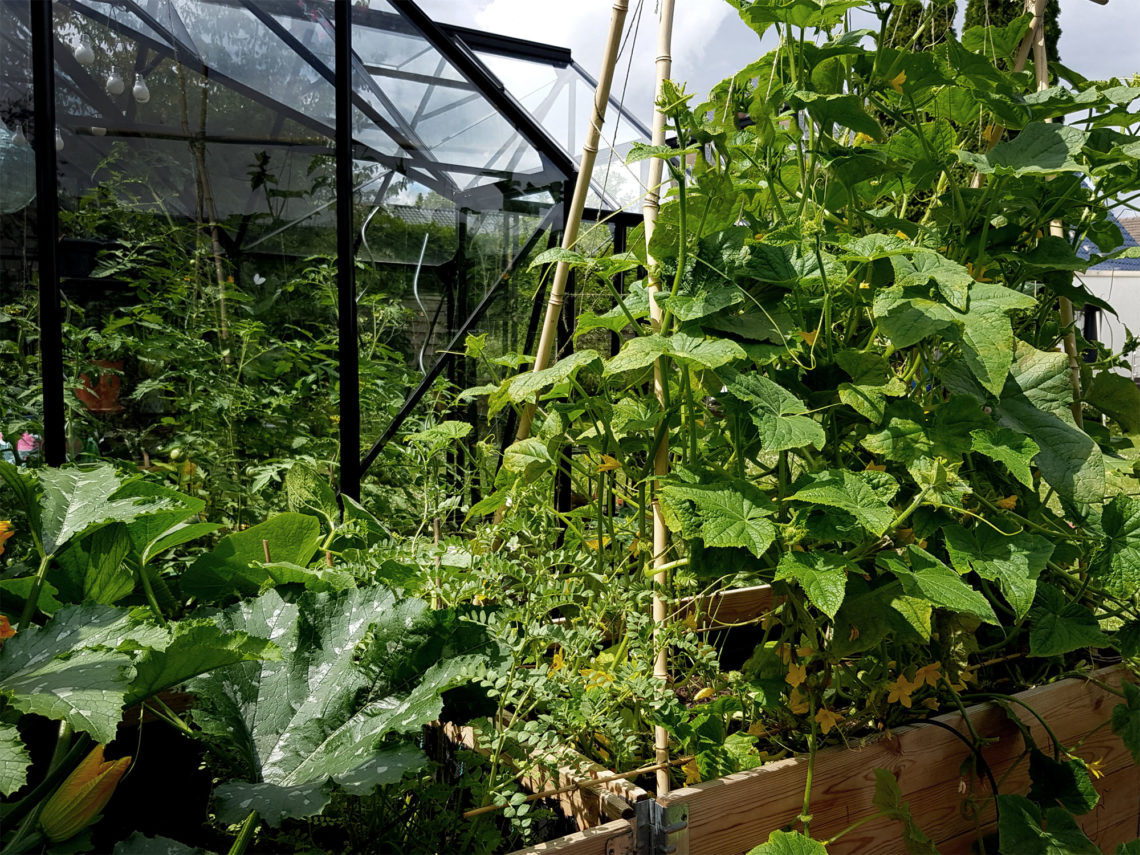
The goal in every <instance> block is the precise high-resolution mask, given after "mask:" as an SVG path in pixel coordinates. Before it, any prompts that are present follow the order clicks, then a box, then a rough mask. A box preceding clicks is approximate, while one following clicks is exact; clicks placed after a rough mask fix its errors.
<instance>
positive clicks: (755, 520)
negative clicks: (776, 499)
mask: <svg viewBox="0 0 1140 855" xmlns="http://www.w3.org/2000/svg"><path fill="white" fill-rule="evenodd" d="M661 508H662V510H663V511H664V513H665V519H666V522H667V523H668V524H669V527H670V528H671V529H672V530H673V531H680V532H682V533H683V534H684V535H685V536H686V537H699V538H700V539H701V540H703V541H704V542H705V545H706V546H714V547H716V546H719V547H729V546H743V547H746V548H747V549H748V550H749V551H750V552H751V553H752V554H753V555H755V556H756V557H760V556H761V555H763V554H764V553H765V552H766V551H767V549H768V547H769V546H771V545H772V541H773V539H774V538H775V537H776V528H775V526H773V525H772V523H771V522H769V521H768V520H767V519H766V517H768V516H770V515H771V514H772V513H773V510H774V509H773V507H772V503H771V501H770V500H769V499H768V498H767V497H766V496H765V495H764V494H763V493H761V492H760V491H759V490H757V489H756V488H755V487H753V486H752V485H750V484H748V483H746V482H742V481H741V482H735V481H733V482H727V483H724V484H686V483H680V482H670V483H666V484H665V485H663V486H662V488H661Z"/></svg>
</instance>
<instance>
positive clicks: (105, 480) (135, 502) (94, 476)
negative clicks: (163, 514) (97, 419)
mask: <svg viewBox="0 0 1140 855" xmlns="http://www.w3.org/2000/svg"><path fill="white" fill-rule="evenodd" d="M39 479H40V485H41V487H42V488H43V497H42V498H41V500H40V527H41V528H40V538H41V543H42V544H43V549H44V553H45V554H47V555H52V554H54V553H56V552H58V551H59V548H60V547H61V546H63V545H64V544H65V543H67V542H68V541H69V540H71V539H72V538H73V537H75V536H76V535H77V534H82V533H83V532H85V531H87V530H88V529H90V528H92V527H93V526H96V525H100V524H101V523H106V522H112V521H114V520H120V521H123V522H128V521H130V520H133V519H134V518H135V517H138V516H140V515H141V514H145V513H150V512H152V511H155V510H159V509H162V508H165V507H166V505H167V504H168V503H167V502H166V501H165V500H160V501H158V502H153V503H152V502H148V501H146V500H145V499H141V498H136V497H126V498H111V497H112V496H114V495H115V494H116V492H117V491H118V490H119V488H120V486H122V482H121V481H120V479H119V476H118V475H116V474H115V469H114V467H112V466H111V465H109V464H101V465H99V466H94V467H90V468H87V467H84V468H78V467H77V468H74V469H73V468H66V469H41V470H39Z"/></svg>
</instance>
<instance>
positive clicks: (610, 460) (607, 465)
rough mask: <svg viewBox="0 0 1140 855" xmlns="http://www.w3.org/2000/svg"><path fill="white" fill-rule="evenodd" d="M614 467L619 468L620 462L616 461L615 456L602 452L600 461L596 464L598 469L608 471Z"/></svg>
mask: <svg viewBox="0 0 1140 855" xmlns="http://www.w3.org/2000/svg"><path fill="white" fill-rule="evenodd" d="M614 469H621V463H619V462H618V460H617V458H616V457H610V456H609V455H608V454H603V455H602V462H601V463H599V464H598V471H599V472H610V471H612V470H614Z"/></svg>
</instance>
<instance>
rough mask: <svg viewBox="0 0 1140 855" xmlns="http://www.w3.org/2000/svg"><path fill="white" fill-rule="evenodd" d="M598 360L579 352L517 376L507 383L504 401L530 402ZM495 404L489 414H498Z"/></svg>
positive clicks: (595, 357) (592, 353)
mask: <svg viewBox="0 0 1140 855" xmlns="http://www.w3.org/2000/svg"><path fill="white" fill-rule="evenodd" d="M598 359H599V357H598V354H597V353H596V352H595V351H593V350H579V351H575V352H574V353H572V354H570V355H569V356H567V357H565V358H564V359H560V360H558V361H557V362H556V363H554V364H553V365H551V366H550V367H549V368H544V369H542V370H541V371H527V372H526V373H525V374H519V375H518V376H516V377H513V378H512V379H511V380H510V381H509V382H508V383H507V387H506V401H510V402H511V403H512V404H520V403H523V402H524V401H531V400H533V399H534V397H535V395H537V394H538V393H539V392H542V391H544V390H546V389H549V388H551V387H552V386H557V385H559V384H560V383H565V382H566V381H567V380H568V379H570V378H571V377H572V376H574V375H576V374H577V373H578V372H579V371H580V370H581V369H583V368H585V367H586V366H588V365H592V364H594V363H596V362H598ZM495 403H498V401H497V400H494V399H493V403H492V409H491V414H494V413H495V412H498V410H499V409H500V407H501V405H500V406H495V405H494V404H495ZM504 403H505V402H504Z"/></svg>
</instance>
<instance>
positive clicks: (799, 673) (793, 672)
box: [784, 662, 807, 689]
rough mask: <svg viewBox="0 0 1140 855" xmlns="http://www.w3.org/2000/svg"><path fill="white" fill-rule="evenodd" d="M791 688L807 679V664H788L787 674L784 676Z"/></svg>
mask: <svg viewBox="0 0 1140 855" xmlns="http://www.w3.org/2000/svg"><path fill="white" fill-rule="evenodd" d="M784 679H785V680H787V681H788V685H790V686H791V687H792V688H793V689H794V688H796V687H797V686H799V685H800V684H802V683H803V681H804V680H806V679H807V666H806V665H801V664H800V663H798V662H793V663H792V664H791V665H789V666H788V676H787V677H785V678H784Z"/></svg>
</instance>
